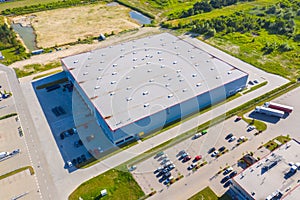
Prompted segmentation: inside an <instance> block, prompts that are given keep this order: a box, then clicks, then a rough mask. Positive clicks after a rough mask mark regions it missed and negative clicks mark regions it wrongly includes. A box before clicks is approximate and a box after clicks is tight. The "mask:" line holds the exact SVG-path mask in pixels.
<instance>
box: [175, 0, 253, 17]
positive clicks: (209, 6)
mask: <svg viewBox="0 0 300 200" xmlns="http://www.w3.org/2000/svg"><path fill="white" fill-rule="evenodd" d="M247 1H254V0H202V1H199V2H196V3H195V4H194V5H193V7H192V8H190V9H188V10H186V11H183V12H182V13H181V16H180V18H185V17H189V16H193V15H197V14H200V13H206V12H210V11H212V10H214V9H218V8H222V7H226V6H230V5H233V4H236V3H238V2H247Z"/></svg>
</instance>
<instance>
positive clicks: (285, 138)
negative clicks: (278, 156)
mask: <svg viewBox="0 0 300 200" xmlns="http://www.w3.org/2000/svg"><path fill="white" fill-rule="evenodd" d="M274 140H278V141H279V142H280V143H281V144H285V143H287V142H288V141H290V140H291V138H290V137H289V135H287V136H283V135H280V136H278V137H276V138H274V139H273V140H270V141H269V142H267V143H266V144H264V145H263V146H264V147H266V148H267V149H269V150H270V151H274V150H275V149H276V148H278V147H279V146H278V144H277V143H276V142H274Z"/></svg>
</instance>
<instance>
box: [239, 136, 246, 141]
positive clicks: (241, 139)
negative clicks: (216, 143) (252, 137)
mask: <svg viewBox="0 0 300 200" xmlns="http://www.w3.org/2000/svg"><path fill="white" fill-rule="evenodd" d="M245 139H246V137H245V136H242V137H240V138H239V139H238V142H241V141H245Z"/></svg>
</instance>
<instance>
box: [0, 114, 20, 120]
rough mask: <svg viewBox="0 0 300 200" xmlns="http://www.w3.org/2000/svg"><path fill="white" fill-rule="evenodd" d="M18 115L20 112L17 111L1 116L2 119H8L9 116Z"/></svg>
mask: <svg viewBox="0 0 300 200" xmlns="http://www.w3.org/2000/svg"><path fill="white" fill-rule="evenodd" d="M16 115H18V114H17V113H10V114H7V115H4V116H1V117H0V120H2V119H7V118H10V117H13V116H16Z"/></svg>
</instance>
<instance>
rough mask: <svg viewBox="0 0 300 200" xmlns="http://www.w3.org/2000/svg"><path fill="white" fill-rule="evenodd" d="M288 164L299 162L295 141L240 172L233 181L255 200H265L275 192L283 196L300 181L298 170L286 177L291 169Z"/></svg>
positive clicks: (299, 148) (297, 145)
mask: <svg viewBox="0 0 300 200" xmlns="http://www.w3.org/2000/svg"><path fill="white" fill-rule="evenodd" d="M290 162H293V163H297V162H300V144H299V143H298V142H296V141H295V140H291V141H290V142H288V143H286V144H284V145H282V146H281V147H280V148H278V149H276V150H275V151H273V152H272V153H270V154H269V155H268V156H266V157H265V158H263V159H261V160H260V161H258V162H256V163H255V164H253V165H252V166H250V167H249V168H247V169H246V170H244V171H242V172H241V173H240V174H238V175H237V176H235V177H234V178H233V181H234V182H236V183H237V184H238V185H240V187H241V188H243V189H244V190H245V191H246V192H247V193H248V194H249V195H250V196H252V197H253V198H254V199H257V200H265V199H266V198H267V197H268V196H270V195H272V194H274V193H275V192H276V191H277V190H279V191H281V192H282V194H283V195H285V194H287V193H288V192H289V191H291V190H292V189H293V188H295V187H296V186H297V184H298V180H300V171H299V170H297V172H296V173H295V174H294V175H292V176H289V175H286V174H287V173H288V172H289V170H290V168H291V166H290V165H289V163H290ZM272 165H273V166H272ZM266 166H269V169H268V170H266V169H267V168H264V167H266ZM291 193H293V192H291ZM298 197H299V196H298Z"/></svg>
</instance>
